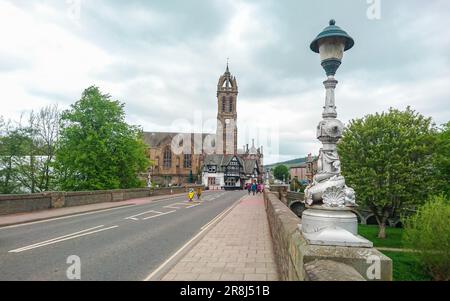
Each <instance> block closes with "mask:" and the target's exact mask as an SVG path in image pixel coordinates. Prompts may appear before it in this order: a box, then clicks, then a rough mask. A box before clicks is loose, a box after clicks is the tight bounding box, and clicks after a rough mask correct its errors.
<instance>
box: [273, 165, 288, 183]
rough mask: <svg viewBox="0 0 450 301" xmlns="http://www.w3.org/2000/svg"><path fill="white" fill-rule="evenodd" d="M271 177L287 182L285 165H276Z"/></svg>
mask: <svg viewBox="0 0 450 301" xmlns="http://www.w3.org/2000/svg"><path fill="white" fill-rule="evenodd" d="M273 176H274V177H275V179H277V180H280V181H287V180H288V179H289V168H288V167H287V166H286V165H278V166H277V167H275V169H274V170H273Z"/></svg>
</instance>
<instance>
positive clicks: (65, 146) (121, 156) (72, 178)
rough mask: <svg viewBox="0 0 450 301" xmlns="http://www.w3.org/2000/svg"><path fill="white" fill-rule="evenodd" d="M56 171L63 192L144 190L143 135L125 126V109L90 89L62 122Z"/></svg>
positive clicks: (106, 96)
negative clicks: (142, 175) (141, 188)
mask: <svg viewBox="0 0 450 301" xmlns="http://www.w3.org/2000/svg"><path fill="white" fill-rule="evenodd" d="M58 146H59V147H58V150H57V152H56V160H55V164H54V166H55V169H56V170H57V172H58V176H59V185H60V189H62V190H66V191H67V190H74V191H80V190H103V189H118V188H121V189H126V188H135V187H142V185H143V182H142V181H141V180H140V179H139V174H140V173H143V172H146V171H147V169H148V167H149V164H150V161H149V159H148V158H147V147H146V145H145V143H144V142H143V139H142V130H141V129H139V128H138V127H136V126H130V125H128V124H126V123H125V113H124V105H123V104H122V103H120V102H118V101H113V100H111V97H110V96H109V95H106V94H102V93H101V92H100V90H99V89H98V88H97V87H90V88H88V89H86V90H85V91H84V92H83V94H82V97H81V99H80V100H79V101H78V102H76V103H75V104H73V105H72V106H71V109H70V110H67V111H65V112H63V114H62V116H61V135H60V139H59V142H58Z"/></svg>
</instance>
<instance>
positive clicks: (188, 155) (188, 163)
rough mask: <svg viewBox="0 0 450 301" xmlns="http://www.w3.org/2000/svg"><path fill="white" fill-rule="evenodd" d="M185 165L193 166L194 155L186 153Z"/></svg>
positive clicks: (185, 166) (187, 166) (186, 166)
mask: <svg viewBox="0 0 450 301" xmlns="http://www.w3.org/2000/svg"><path fill="white" fill-rule="evenodd" d="M183 167H184V168H192V155H191V154H187V155H184V160H183Z"/></svg>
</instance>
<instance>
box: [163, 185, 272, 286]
mask: <svg viewBox="0 0 450 301" xmlns="http://www.w3.org/2000/svg"><path fill="white" fill-rule="evenodd" d="M162 280H163V281H202V280H205V281H241V280H248V281H277V280H279V274H278V269H277V265H276V263H275V258H274V252H273V245H272V238H271V234H270V230H269V224H268V221H267V214H266V210H265V207H264V200H263V196H262V195H261V194H260V195H257V196H247V197H245V198H244V199H243V200H242V201H241V202H240V203H239V204H238V205H237V206H236V207H234V208H233V210H231V211H230V212H229V213H228V214H227V215H226V216H225V217H224V219H222V220H221V221H220V222H219V223H218V224H216V225H215V226H214V227H213V229H211V230H210V231H209V232H208V233H207V234H206V235H205V236H204V237H203V238H202V239H201V240H200V241H199V242H198V244H197V245H195V246H194V247H193V249H191V250H190V251H189V252H188V253H187V254H186V255H185V256H184V257H183V258H182V259H181V260H180V261H179V262H178V263H177V264H176V265H175V266H174V267H173V268H172V269H171V270H170V271H169V272H168V273H167V274H166V275H165V276H164V277H163V278H162Z"/></svg>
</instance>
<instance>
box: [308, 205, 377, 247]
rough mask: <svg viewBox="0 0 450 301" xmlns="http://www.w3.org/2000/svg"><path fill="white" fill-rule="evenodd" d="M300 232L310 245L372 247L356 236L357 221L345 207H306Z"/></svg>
mask: <svg viewBox="0 0 450 301" xmlns="http://www.w3.org/2000/svg"><path fill="white" fill-rule="evenodd" d="M301 231H302V233H303V236H304V237H305V239H306V240H307V241H308V243H309V244H311V245H326V246H346V247H367V248H372V247H373V243H372V242H370V241H369V240H367V239H365V238H364V237H362V236H359V235H358V219H357V217H356V214H355V213H353V212H352V210H351V209H350V208H347V207H346V208H329V207H324V206H311V207H308V209H307V210H305V211H304V212H303V215H302V225H301Z"/></svg>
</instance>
